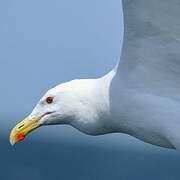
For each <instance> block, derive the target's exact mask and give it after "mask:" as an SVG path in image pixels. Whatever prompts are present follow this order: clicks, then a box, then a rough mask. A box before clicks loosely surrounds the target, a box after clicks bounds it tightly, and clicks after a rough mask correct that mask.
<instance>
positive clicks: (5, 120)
mask: <svg viewBox="0 0 180 180" xmlns="http://www.w3.org/2000/svg"><path fill="white" fill-rule="evenodd" d="M122 30H123V24H122V12H121V1H120V0H113V1H109V0H98V1H97V0H91V1H85V0H76V1H73V0H51V1H47V0H31V1H24V0H18V1H15V0H6V1H0V50H1V52H0V82H1V85H0V92H1V103H0V119H1V129H0V131H1V132H3V131H5V136H6V137H7V138H8V136H9V131H10V129H11V128H12V127H13V126H14V125H15V124H16V123H17V122H18V121H19V120H21V119H22V118H24V116H26V115H28V114H29V113H30V112H31V110H32V109H33V107H34V106H35V105H36V103H37V101H38V100H39V99H40V98H41V96H42V95H43V94H44V93H45V92H46V91H47V90H48V89H50V88H51V87H53V86H55V85H57V84H59V83H62V82H65V81H68V80H71V79H76V78H96V77H99V76H102V75H104V74H105V73H107V72H108V71H109V70H111V69H112V68H113V67H114V66H115V64H116V63H117V62H118V60H119V56H120V49H121V43H122ZM48 132H50V134H51V135H53V138H51V140H53V139H54V137H55V136H56V135H55V134H54V133H57V137H58V138H59V137H62V136H65V138H64V139H67V138H68V137H69V139H72V137H73V140H74V139H76V140H77V141H78V140H79V139H81V140H82V139H83V140H84V141H85V142H87V141H88V142H89V141H91V140H92V139H94V138H92V139H91V138H89V137H87V136H82V135H81V134H80V133H79V132H77V130H74V129H72V128H70V127H68V128H63V127H59V126H55V127H51V128H49V127H47V128H42V129H41V128H40V129H38V130H37V131H36V133H32V135H30V137H29V138H30V139H33V140H34V139H37V137H43V136H44V135H45V134H48ZM54 135H55V136H54ZM75 137H76V138H75ZM96 140H97V144H98V143H99V144H101V143H103V142H106V143H105V144H107V142H115V143H114V144H116V145H120V146H121V144H122V143H123V144H125V143H126V144H127V143H128V144H129V145H131V144H141V145H143V146H144V147H147V148H148V147H149V146H151V145H147V144H144V143H141V142H139V141H136V140H135V139H134V138H127V136H122V135H121V134H118V135H117V134H116V135H108V136H106V138H103V137H96ZM92 141H93V140H92ZM116 142H121V143H116Z"/></svg>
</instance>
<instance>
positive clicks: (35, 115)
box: [10, 80, 98, 145]
mask: <svg viewBox="0 0 180 180" xmlns="http://www.w3.org/2000/svg"><path fill="white" fill-rule="evenodd" d="M95 84H96V80H73V81H70V82H67V83H64V84H61V85H58V86H56V87H55V88H53V89H50V90H49V91H48V92H47V93H46V94H45V95H44V96H43V97H42V98H41V99H40V101H39V102H38V103H37V105H36V106H35V108H34V109H33V111H32V112H31V113H30V115H29V116H27V117H26V118H25V119H24V120H22V121H21V122H20V123H18V124H17V125H16V126H15V127H14V128H13V129H12V131H11V133H10V142H11V144H12V145H14V144H16V143H17V142H20V141H22V140H24V138H25V137H26V135H27V134H29V133H30V132H31V131H33V130H35V129H37V128H39V127H41V126H44V125H56V124H70V125H72V126H74V127H76V128H78V129H79V130H82V131H85V132H86V131H87V133H88V131H89V132H90V131H96V130H95V129H94V128H93V127H98V126H97V124H95V123H92V122H93V119H95V117H94V116H96V113H95V109H94V108H93V107H94V103H95V101H96V100H97V98H96V97H92V96H95V95H93V94H94V88H95V86H96V85H95ZM93 99H96V100H95V101H94V100H93ZM89 119H91V121H88V120H89ZM88 122H91V123H88ZM94 122H95V121H94ZM88 124H89V125H88ZM89 134H90V133H89Z"/></svg>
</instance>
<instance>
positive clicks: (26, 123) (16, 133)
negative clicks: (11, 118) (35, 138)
mask: <svg viewBox="0 0 180 180" xmlns="http://www.w3.org/2000/svg"><path fill="white" fill-rule="evenodd" d="M39 119H40V118H35V117H34V118H32V119H31V118H29V117H27V118H25V119H24V120H23V121H21V122H20V123H18V124H17V125H16V126H15V127H14V128H13V129H12V131H11V134H10V138H9V140H10V143H11V144H12V145H14V144H16V143H18V142H20V141H22V140H23V139H24V138H25V137H26V135H27V134H29V133H30V132H31V131H33V130H34V129H36V128H38V127H39V126H40V125H39V124H38V121H39Z"/></svg>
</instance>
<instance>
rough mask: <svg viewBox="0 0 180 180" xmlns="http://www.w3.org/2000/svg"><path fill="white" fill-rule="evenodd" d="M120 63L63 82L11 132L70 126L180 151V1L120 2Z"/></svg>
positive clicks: (15, 135)
mask: <svg viewBox="0 0 180 180" xmlns="http://www.w3.org/2000/svg"><path fill="white" fill-rule="evenodd" d="M121 3H122V7H121V8H122V9H121V12H122V17H123V22H124V29H123V34H124V36H123V43H122V48H121V55H120V61H119V62H118V64H117V65H116V66H115V68H114V69H113V70H111V71H110V72H109V73H108V74H106V75H104V76H103V77H101V78H98V79H80V80H72V81H70V82H66V83H63V84H60V85H58V86H56V87H54V88H53V89H50V90H48V92H47V93H46V94H45V95H44V96H43V97H42V98H41V99H40V101H39V102H38V103H37V105H36V106H35V108H34V109H33V111H32V112H31V113H30V115H29V116H28V117H26V118H25V119H24V120H23V121H21V122H20V123H18V124H17V125H16V126H15V127H14V128H13V129H12V131H11V133H10V142H11V144H12V145H14V144H16V143H17V142H20V141H22V140H24V138H25V137H26V135H27V134H29V133H30V132H31V131H33V130H35V129H37V128H39V127H42V126H47V125H59V124H66V125H71V126H73V127H74V128H76V129H78V130H80V131H81V132H83V133H85V134H88V135H93V136H97V135H103V134H108V133H124V134H128V135H130V136H133V137H135V138H138V139H140V140H141V141H144V142H147V143H150V144H153V145H157V146H161V147H165V148H171V149H177V150H178V149H179V150H180V21H179V18H180V11H179V9H180V2H179V1H178V0H150V1H144V0H122V1H121Z"/></svg>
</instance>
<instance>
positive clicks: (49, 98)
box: [46, 96, 54, 104]
mask: <svg viewBox="0 0 180 180" xmlns="http://www.w3.org/2000/svg"><path fill="white" fill-rule="evenodd" d="M53 100H54V98H53V97H51V96H50V97H47V98H46V102H47V103H48V104H52V103H53Z"/></svg>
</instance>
